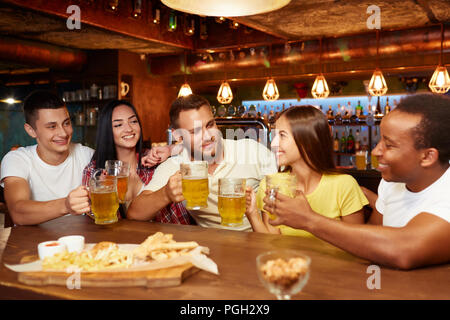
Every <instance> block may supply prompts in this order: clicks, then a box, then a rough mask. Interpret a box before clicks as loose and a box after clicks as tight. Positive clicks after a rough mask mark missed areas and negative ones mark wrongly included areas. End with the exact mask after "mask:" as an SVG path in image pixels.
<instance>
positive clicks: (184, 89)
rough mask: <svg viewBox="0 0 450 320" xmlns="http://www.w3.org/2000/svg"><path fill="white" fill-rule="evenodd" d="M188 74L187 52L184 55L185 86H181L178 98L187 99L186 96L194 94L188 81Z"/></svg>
mask: <svg viewBox="0 0 450 320" xmlns="http://www.w3.org/2000/svg"><path fill="white" fill-rule="evenodd" d="M186 73H187V58H186V52H185V53H184V84H183V85H182V86H181V88H180V91H179V92H178V98H179V97H186V96H188V95H191V94H192V89H191V87H190V86H189V84H188V83H187V80H186Z"/></svg>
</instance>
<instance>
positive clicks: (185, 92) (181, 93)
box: [178, 83, 192, 98]
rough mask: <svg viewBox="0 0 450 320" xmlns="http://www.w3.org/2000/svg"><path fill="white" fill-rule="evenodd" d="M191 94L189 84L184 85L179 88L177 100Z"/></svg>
mask: <svg viewBox="0 0 450 320" xmlns="http://www.w3.org/2000/svg"><path fill="white" fill-rule="evenodd" d="M191 94H192V89H191V87H190V86H189V84H187V83H185V84H183V85H182V86H181V88H180V91H179V92H178V98H179V97H187V96H188V95H191Z"/></svg>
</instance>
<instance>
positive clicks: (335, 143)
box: [333, 131, 339, 152]
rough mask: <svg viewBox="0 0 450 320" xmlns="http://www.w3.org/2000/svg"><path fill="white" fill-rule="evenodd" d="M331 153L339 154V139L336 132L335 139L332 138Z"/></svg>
mask: <svg viewBox="0 0 450 320" xmlns="http://www.w3.org/2000/svg"><path fill="white" fill-rule="evenodd" d="M333 151H334V152H339V137H338V133H337V131H336V138H334V143H333Z"/></svg>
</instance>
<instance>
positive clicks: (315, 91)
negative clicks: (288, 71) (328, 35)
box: [311, 38, 330, 99]
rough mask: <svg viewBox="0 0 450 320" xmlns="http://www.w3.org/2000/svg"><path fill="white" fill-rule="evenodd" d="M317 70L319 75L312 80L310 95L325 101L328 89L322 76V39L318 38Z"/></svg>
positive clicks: (328, 93)
mask: <svg viewBox="0 0 450 320" xmlns="http://www.w3.org/2000/svg"><path fill="white" fill-rule="evenodd" d="M319 70H320V74H319V75H318V76H317V77H316V80H314V84H313V86H312V89H311V94H312V96H313V97H314V98H316V99H325V98H326V97H328V96H329V95H330V89H329V88H328V83H327V80H326V79H325V77H324V75H323V74H322V38H320V54H319Z"/></svg>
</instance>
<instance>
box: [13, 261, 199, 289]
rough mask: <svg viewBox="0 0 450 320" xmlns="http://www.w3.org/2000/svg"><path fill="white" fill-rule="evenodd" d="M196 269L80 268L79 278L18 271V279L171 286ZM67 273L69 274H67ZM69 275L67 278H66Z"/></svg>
mask: <svg viewBox="0 0 450 320" xmlns="http://www.w3.org/2000/svg"><path fill="white" fill-rule="evenodd" d="M36 259H37V257H24V258H23V259H22V262H21V263H26V262H30V261H34V260H36ZM199 270H200V269H198V268H196V267H194V266H193V265H192V264H190V263H189V264H185V265H182V266H176V267H171V268H164V269H158V270H147V271H130V272H124V271H122V272H82V273H80V275H79V278H76V277H77V275H75V274H73V273H66V272H45V271H41V272H20V273H19V276H18V280H19V282H21V283H24V284H28V285H33V286H46V285H57V286H68V283H71V284H72V285H74V283H76V281H78V280H79V285H80V287H81V288H83V287H147V288H156V287H173V286H178V285H180V284H181V283H182V282H183V280H184V279H186V278H187V277H189V276H190V275H192V274H194V273H196V272H198V271H199ZM70 277H71V278H70ZM69 278H70V279H69Z"/></svg>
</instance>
